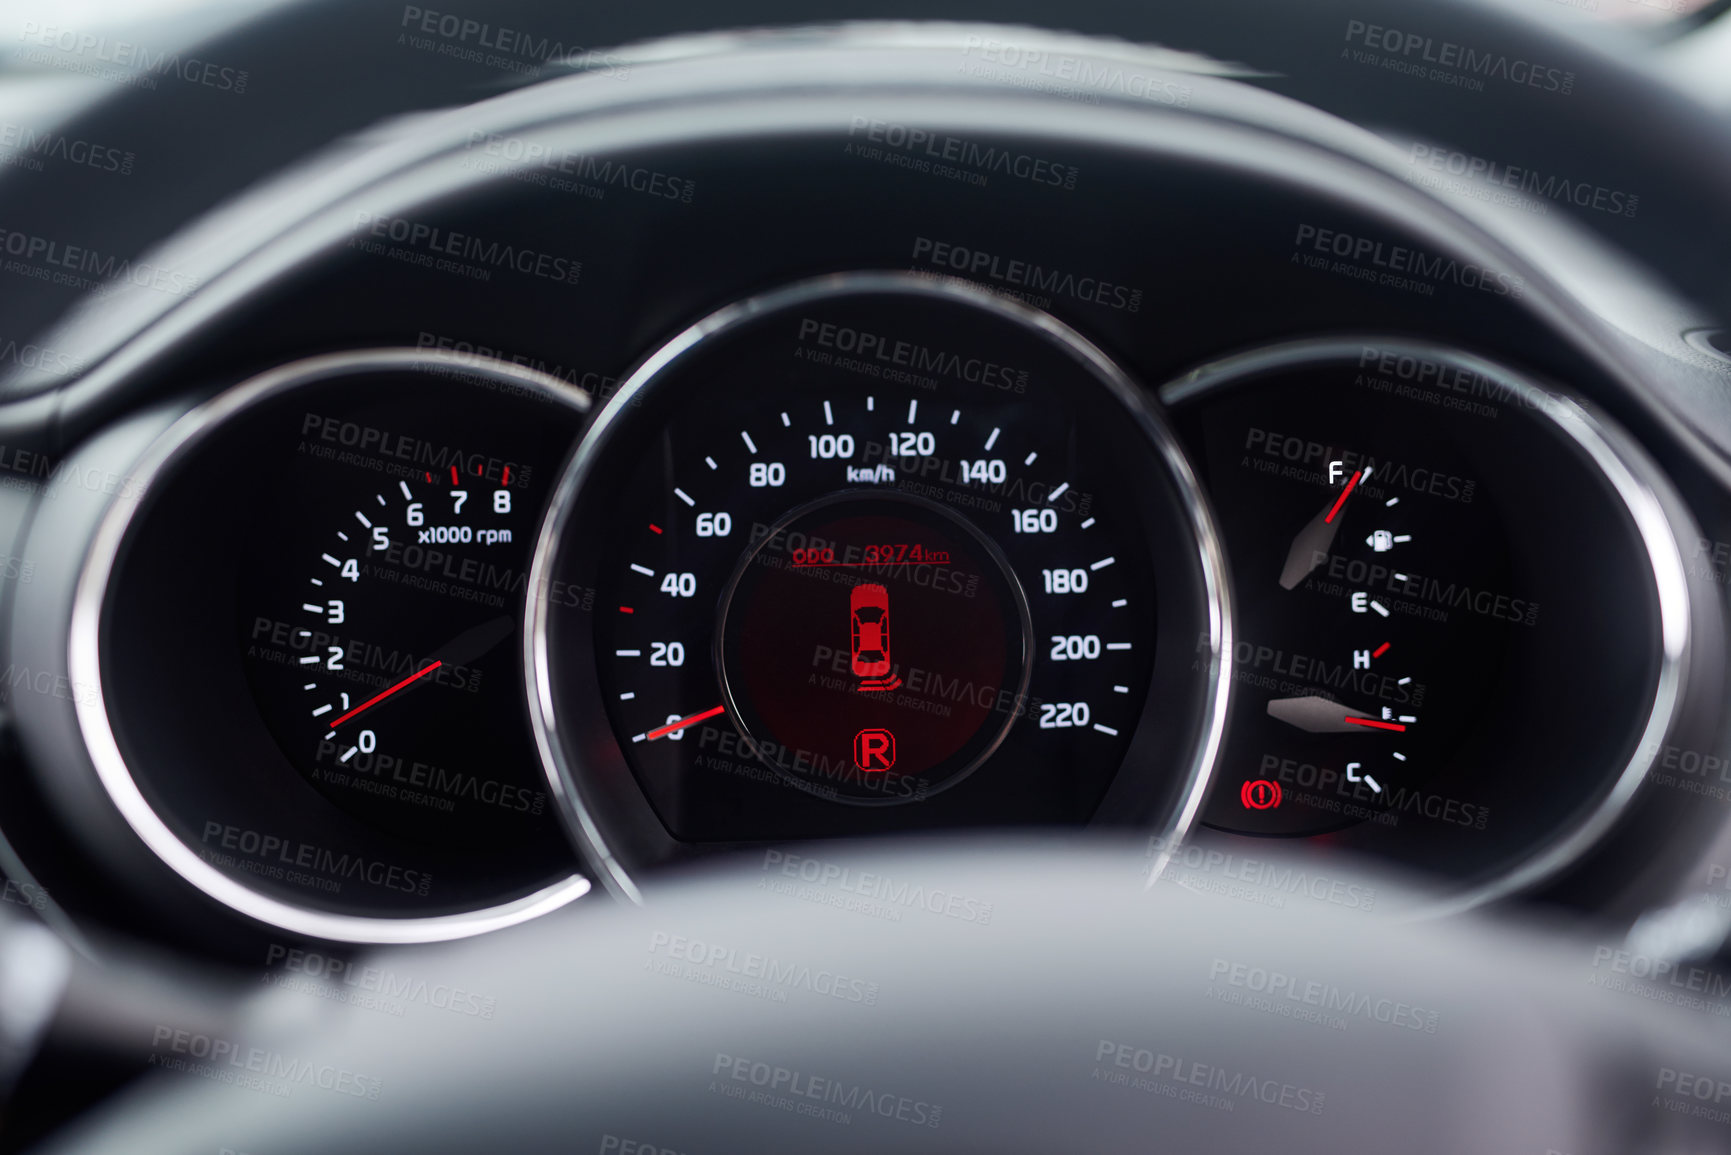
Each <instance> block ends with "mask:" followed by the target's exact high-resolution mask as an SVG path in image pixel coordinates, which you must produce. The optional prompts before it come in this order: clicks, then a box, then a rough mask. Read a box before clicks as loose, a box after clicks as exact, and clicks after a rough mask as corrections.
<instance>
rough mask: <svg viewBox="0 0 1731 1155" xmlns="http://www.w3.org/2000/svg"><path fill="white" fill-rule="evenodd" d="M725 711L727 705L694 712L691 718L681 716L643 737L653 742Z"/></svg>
mask: <svg viewBox="0 0 1731 1155" xmlns="http://www.w3.org/2000/svg"><path fill="white" fill-rule="evenodd" d="M725 713H727V707H726V706H716V707H714V708H713V709H709V710H705V711H704V712H703V713H701V714H693V715H691V717H689V718H681V719H679V721H677V722H669V723H667V725H665V726H662V727H660V728H659V729H656V730H651V731H649V733H647V734H645V735H643V737H644V739H645V740H647V741H650V742H653V741H655V739H657V738H663V737H666V736H667V735H668V734H671V733H673V732H674V731H675V730H683V729H685V728H686V727H687V726H694V725H696V724H697V723H699V722H701V721H703V720H704V719H705V718H713V717H715V716H716V715H717V714H725Z"/></svg>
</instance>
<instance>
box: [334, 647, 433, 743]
mask: <svg viewBox="0 0 1731 1155" xmlns="http://www.w3.org/2000/svg"><path fill="white" fill-rule="evenodd" d="M444 664H445V663H444V662H433V663H432V664H431V665H428V666H426V667H425V668H423V669H419V670H416V671H415V672H414V673H412V674H410V675H409V676H408V677H406V678H404V679H403V680H402V681H400V682H398V683H397V684H396V685H394V686H392V687H390V688H389V689H385V690H380V691H379V692H378V693H377V694H374V695H373V696H372V697H370V698H368V699H367V700H366V701H364V702H362V703H361V704H360V705H358V706H356V707H355V708H354V709H352V710H350V711H349V712H348V713H346V714H342V715H340V716H338V717H337V719H336V720H335V721H334V722H332V723H331V729H333V730H335V729H336V728H337V727H338V726H340V725H342V724H343V723H344V722H347V721H348V720H349V719H350V718H353V717H354V716H355V715H356V714H359V713H360V712H361V711H362V710H370V709H372V708H373V707H374V706H376V705H378V704H379V703H380V702H382V701H384V700H385V699H386V698H388V697H390V696H391V695H392V694H394V693H396V692H397V691H398V690H401V689H402V688H403V687H405V686H407V685H409V684H410V683H411V682H415V681H418V680H419V679H421V678H424V677H426V676H427V675H428V674H430V673H432V672H433V671H434V670H436V669H438V668H439V667H440V666H442V665H444Z"/></svg>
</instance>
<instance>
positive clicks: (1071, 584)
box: [535, 274, 1225, 842]
mask: <svg viewBox="0 0 1731 1155" xmlns="http://www.w3.org/2000/svg"><path fill="white" fill-rule="evenodd" d="M574 469H575V471H576V472H574V474H573V475H572V477H574V478H575V479H576V480H575V481H573V482H572V489H571V492H569V493H562V494H561V496H560V497H558V498H556V500H560V501H562V502H565V503H566V505H567V509H568V510H569V512H570V517H571V521H572V525H571V526H570V527H565V526H561V525H559V524H558V514H557V513H556V514H555V515H554V524H553V525H552V526H551V529H550V534H551V536H552V539H553V540H552V543H551V546H550V544H549V540H548V538H547V537H545V536H544V540H543V548H542V551H541V554H540V555H538V561H537V564H538V565H539V564H548V565H550V566H551V568H550V570H549V571H548V572H547V573H545V574H543V575H542V577H541V578H540V579H538V580H540V581H543V582H545V581H549V580H552V581H559V582H575V581H591V580H592V581H593V583H594V588H595V589H596V591H597V592H596V612H595V614H594V617H593V621H592V622H590V621H588V620H587V619H585V620H584V621H583V622H575V621H572V620H568V619H570V617H571V616H570V615H564V614H561V613H560V612H559V611H558V609H557V607H547V612H546V613H544V615H543V621H542V623H541V624H540V625H539V626H537V627H535V628H536V630H537V631H538V632H539V634H540V635H541V636H540V637H539V638H537V643H536V644H537V645H538V646H541V647H544V648H542V649H540V650H539V651H538V654H539V656H537V657H536V662H537V666H538V667H539V668H540V670H542V671H545V672H546V673H547V674H551V670H549V669H548V667H549V664H550V663H557V664H558V667H559V671H560V673H564V672H567V671H569V672H571V673H573V674H574V675H577V676H574V677H573V678H572V679H571V680H570V681H564V680H563V679H561V682H560V689H561V690H564V689H568V690H569V691H570V692H571V693H572V694H573V695H574V696H575V699H576V700H581V701H583V702H584V703H586V704H587V705H586V706H585V707H584V708H585V709H588V710H593V711H594V712H596V713H598V714H599V715H600V716H601V717H603V718H604V719H605V730H606V732H608V733H610V734H611V735H613V737H614V741H615V744H616V750H617V754H616V755H615V756H616V757H617V759H618V761H619V762H620V763H622V765H623V767H624V768H626V769H627V770H628V772H629V774H630V775H631V777H632V779H633V781H634V782H635V783H636V784H637V786H638V788H639V789H640V790H641V793H642V797H643V799H644V800H645V803H646V807H647V810H646V812H645V813H644V814H640V815H639V816H638V817H639V818H640V819H646V818H647V815H648V814H653V816H654V818H655V820H656V821H657V822H658V823H659V824H660V826H661V827H662V828H663V829H664V830H665V831H666V832H667V833H668V834H670V835H671V836H672V837H673V838H674V839H676V840H681V841H686V842H725V841H737V840H742V839H754V838H783V837H802V836H811V835H822V834H842V833H865V832H869V831H874V830H879V829H884V828H886V827H894V826H912V827H930V826H954V825H986V824H1000V825H1001V824H1025V823H1070V824H1076V823H1083V822H1087V821H1090V820H1095V819H1102V818H1106V819H1112V818H1130V817H1131V816H1135V818H1136V820H1138V821H1146V820H1147V819H1148V818H1149V817H1150V815H1152V814H1156V813H1158V814H1159V815H1160V819H1161V821H1166V820H1169V819H1170V818H1171V817H1172V816H1173V815H1174V814H1175V813H1177V812H1179V811H1180V810H1181V809H1182V805H1183V804H1182V801H1181V800H1182V798H1183V797H1184V795H1185V794H1186V792H1187V791H1188V789H1189V783H1190V777H1191V775H1192V774H1194V773H1198V772H1199V771H1200V761H1199V759H1200V757H1201V755H1202V751H1203V748H1204V747H1205V746H1206V745H1207V735H1208V733H1209V731H1210V727H1211V725H1212V718H1213V714H1212V711H1213V710H1214V709H1215V708H1216V706H1217V705H1218V702H1217V698H1216V693H1215V691H1216V686H1215V682H1214V678H1215V677H1216V675H1217V671H1216V670H1215V669H1214V666H1213V661H1214V654H1215V649H1214V647H1215V646H1217V645H1218V644H1219V641H1220V638H1221V634H1222V631H1223V630H1224V627H1225V621H1224V610H1223V607H1222V606H1221V604H1220V602H1219V597H1220V587H1219V585H1218V583H1215V582H1214V581H1213V578H1214V577H1215V576H1217V575H1214V574H1213V573H1212V572H1211V571H1210V568H1209V566H1210V562H1211V556H1212V555H1211V554H1210V553H1209V548H1210V547H1209V544H1208V542H1207V539H1208V536H1209V532H1210V531H1209V530H1208V528H1207V524H1206V515H1205V514H1203V513H1202V510H1201V506H1200V503H1199V501H1198V499H1197V498H1196V495H1195V493H1194V491H1193V490H1191V489H1189V488H1187V483H1188V474H1187V473H1186V472H1184V467H1183V464H1182V461H1181V459H1179V458H1178V457H1177V455H1176V454H1175V453H1174V452H1172V451H1171V449H1170V442H1169V441H1168V440H1167V439H1166V438H1165V434H1164V431H1163V427H1161V426H1160V425H1159V424H1158V421H1157V418H1156V417H1155V415H1154V414H1153V413H1151V412H1150V411H1149V409H1148V407H1147V405H1146V402H1145V401H1144V400H1143V398H1142V397H1141V396H1140V394H1139V393H1138V391H1137V390H1136V389H1135V387H1134V386H1132V385H1131V384H1130V383H1129V382H1128V381H1127V380H1126V379H1125V378H1124V377H1123V375H1122V374H1121V373H1120V372H1119V371H1118V370H1117V369H1116V368H1115V367H1114V366H1112V365H1111V364H1110V362H1108V361H1107V360H1106V359H1105V358H1104V357H1103V356H1102V355H1100V354H1099V353H1098V352H1097V351H1096V350H1094V349H1093V348H1092V347H1091V346H1089V345H1087V344H1086V343H1085V342H1084V341H1082V340H1081V338H1079V337H1078V336H1076V335H1075V334H1073V333H1072V332H1070V331H1069V330H1067V329H1065V328H1063V327H1062V326H1060V325H1058V324H1057V323H1056V322H1055V321H1052V320H1051V319H1050V318H1048V317H1045V316H1044V315H1043V314H1038V313H1035V312H1033V311H1032V310H1028V309H1024V308H1022V307H1020V306H1016V305H1012V304H1009V303H1006V302H1004V301H1002V300H1000V299H997V298H994V297H991V296H988V295H986V294H984V293H980V292H978V291H975V290H972V289H964V288H959V287H955V286H951V285H947V284H940V283H936V282H933V281H929V280H922V279H919V278H914V277H909V276H899V275H889V274H874V275H864V274H862V275H855V276H848V277H840V278H831V279H827V280H825V281H822V282H815V283H808V284H806V285H801V286H795V287H794V288H792V289H788V290H784V291H782V292H781V293H778V294H773V295H771V296H769V297H766V298H761V299H758V300H756V301H751V302H747V303H745V304H743V305H740V306H735V307H734V308H732V309H729V310H726V311H724V312H723V313H721V314H718V315H717V316H716V317H713V318H711V319H710V320H708V321H706V322H704V323H702V324H700V325H698V326H697V327H696V328H694V329H693V330H691V331H690V332H688V333H687V334H685V335H684V336H682V337H680V338H678V339H676V340H675V341H674V342H672V343H671V344H670V345H669V346H667V347H666V348H664V349H663V350H662V351H661V352H660V353H658V354H656V355H655V356H653V357H651V358H650V359H649V360H648V361H647V362H646V363H645V365H644V366H643V368H642V369H640V370H639V371H638V373H637V374H636V375H635V377H634V378H633V380H632V382H631V383H630V384H629V385H628V387H627V388H626V389H622V390H621V393H620V396H619V398H618V400H617V401H616V402H615V403H614V405H613V407H612V408H611V409H610V410H609V411H608V413H607V414H604V415H603V417H602V418H601V420H600V422H599V423H598V427H597V436H596V437H595V438H594V439H592V440H591V441H589V442H586V443H585V449H584V450H583V451H581V452H580V453H579V457H578V460H577V462H576V464H575V466H574ZM567 480H568V481H571V478H568V479H567ZM550 551H561V555H560V556H557V557H553V556H548V555H549V553H550ZM567 571H569V572H567ZM585 625H587V627H588V628H586V629H585V628H583V626H585ZM567 630H573V631H574V633H575V634H576V635H577V638H576V639H574V640H575V644H576V645H578V646H580V647H581V648H582V650H583V651H585V652H586V653H587V655H588V656H589V660H588V661H582V660H579V659H577V658H576V656H575V651H574V650H573V648H572V647H571V646H569V645H567V644H565V643H564V642H562V641H561V640H560V638H561V637H562V636H563V635H564V633H565V631H567ZM568 659H569V661H568ZM544 676H545V675H544ZM551 689H553V687H552V686H551V685H550V684H549V685H548V686H546V687H545V690H551ZM545 690H544V693H545ZM546 704H547V703H545V702H544V706H545V705H546ZM551 705H552V706H553V708H554V709H555V710H557V709H558V708H559V703H558V702H557V701H555V702H552V703H551ZM551 720H552V723H553V727H552V728H553V729H557V728H559V726H560V725H561V724H562V720H561V719H560V718H558V717H553V718H552V719H551ZM575 733H576V731H575V730H573V734H574V735H575ZM557 754H558V752H555V755H556V757H557ZM593 757H594V752H593V744H590V749H589V752H588V753H587V755H586V758H593ZM1127 762H1128V763H1130V764H1132V765H1134V766H1135V767H1136V768H1137V772H1136V774H1131V775H1129V776H1128V777H1127V778H1121V777H1120V774H1119V771H1120V768H1121V767H1123V766H1125V765H1126V763H1127ZM567 765H569V763H567ZM1174 768H1176V773H1174ZM1144 771H1147V772H1148V773H1149V774H1152V775H1153V777H1155V778H1160V779H1161V781H1159V782H1158V783H1151V781H1150V780H1149V779H1148V778H1147V777H1146V776H1143V777H1138V775H1141V774H1142V773H1143V772H1144ZM1131 780H1134V784H1131Z"/></svg>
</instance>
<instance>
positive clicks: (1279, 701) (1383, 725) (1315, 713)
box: [1268, 694, 1406, 734]
mask: <svg viewBox="0 0 1731 1155" xmlns="http://www.w3.org/2000/svg"><path fill="white" fill-rule="evenodd" d="M1268 716H1269V717H1270V718H1274V719H1276V720H1277V721H1281V722H1285V723H1286V724H1287V725H1288V726H1297V727H1298V728H1299V729H1300V730H1305V731H1308V732H1309V733H1312V734H1351V733H1353V732H1354V731H1356V730H1358V729H1361V728H1367V729H1371V730H1396V731H1404V730H1405V729H1406V725H1405V724H1404V723H1401V722H1384V721H1383V720H1382V719H1380V718H1378V717H1376V716H1375V715H1372V714H1368V713H1366V712H1365V711H1363V710H1354V709H1353V708H1352V707H1351V706H1343V705H1341V704H1340V703H1339V702H1336V701H1334V700H1333V699H1330V698H1324V697H1322V696H1321V695H1320V694H1309V695H1306V696H1304V697H1302V698H1273V699H1270V701H1269V703H1268Z"/></svg>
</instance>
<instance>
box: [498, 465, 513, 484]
mask: <svg viewBox="0 0 1731 1155" xmlns="http://www.w3.org/2000/svg"><path fill="white" fill-rule="evenodd" d="M499 484H500V485H510V484H511V467H510V466H509V465H507V466H506V467H505V475H504V476H503V477H501V478H499Z"/></svg>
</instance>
